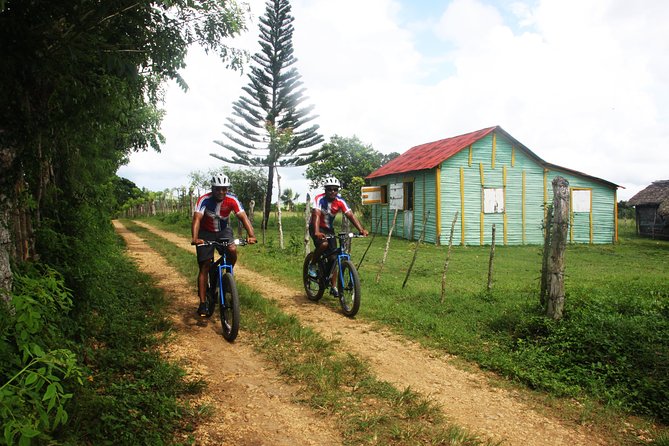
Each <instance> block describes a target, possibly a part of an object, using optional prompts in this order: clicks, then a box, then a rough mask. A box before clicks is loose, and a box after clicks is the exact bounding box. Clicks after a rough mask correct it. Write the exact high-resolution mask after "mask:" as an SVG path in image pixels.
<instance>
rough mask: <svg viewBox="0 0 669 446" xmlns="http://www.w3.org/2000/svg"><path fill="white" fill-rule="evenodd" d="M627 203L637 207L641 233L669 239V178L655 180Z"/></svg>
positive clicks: (638, 229)
mask: <svg viewBox="0 0 669 446" xmlns="http://www.w3.org/2000/svg"><path fill="white" fill-rule="evenodd" d="M627 203H628V204H629V205H631V206H634V207H635V209H636V224H637V232H638V233H639V235H645V236H649V237H653V238H666V239H669V180H659V181H653V183H652V184H651V185H650V186H648V187H647V188H645V189H644V190H642V191H641V192H639V193H638V194H636V195H634V196H633V197H632V198H630V199H629V201H628V202H627Z"/></svg>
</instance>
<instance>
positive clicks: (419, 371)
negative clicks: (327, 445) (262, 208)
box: [135, 221, 608, 446]
mask: <svg viewBox="0 0 669 446" xmlns="http://www.w3.org/2000/svg"><path fill="white" fill-rule="evenodd" d="M135 223H136V224H138V225H140V226H142V227H144V228H146V229H148V230H150V231H152V232H153V233H155V234H157V235H160V236H161V237H163V238H165V239H167V240H168V241H170V242H172V243H174V244H176V245H178V246H179V247H181V248H183V249H187V250H189V251H191V252H192V251H193V247H192V246H190V239H186V238H184V237H180V236H178V235H175V234H173V233H170V232H166V231H162V230H160V229H158V228H156V227H154V226H151V225H148V224H146V223H144V222H140V221H136V222H135ZM235 275H236V276H237V280H238V282H241V283H244V284H246V285H247V286H250V287H251V288H254V289H255V290H257V291H258V292H260V293H261V294H263V295H264V296H265V297H266V298H268V299H271V300H273V301H275V302H276V303H277V304H278V305H279V306H280V307H281V309H282V310H283V311H285V312H286V313H288V314H292V315H295V316H296V317H298V318H299V320H300V321H301V322H302V323H303V324H305V325H308V326H310V327H312V328H314V329H315V330H317V331H318V332H319V333H321V334H322V335H323V336H324V337H325V338H326V339H336V340H338V341H340V342H341V345H342V346H343V347H344V348H346V350H347V351H349V352H351V353H354V354H356V355H358V356H359V357H361V358H364V359H366V360H367V362H368V363H369V364H370V366H371V369H372V371H373V373H374V374H375V375H376V376H377V377H378V378H379V379H381V380H384V381H387V382H389V383H391V384H393V385H394V386H396V387H397V388H398V389H404V388H406V387H410V388H411V389H412V390H414V391H418V392H420V393H422V394H424V395H427V396H429V397H430V398H432V399H433V400H434V401H436V402H437V403H439V404H440V405H441V406H442V407H443V410H444V413H445V414H446V416H447V417H448V419H449V420H451V421H452V422H454V423H455V424H457V425H460V426H462V427H465V428H467V429H469V430H470V431H472V432H475V433H477V434H479V435H481V436H483V437H487V438H490V439H493V440H495V441H500V442H502V444H504V445H514V446H577V445H583V446H593V445H606V444H608V443H607V442H606V440H604V439H603V438H601V437H599V436H598V435H597V434H595V433H593V432H589V431H588V428H587V427H586V426H580V425H576V424H575V423H574V424H573V425H569V426H568V425H566V424H565V423H564V422H561V421H560V420H557V419H553V418H549V417H547V416H544V415H542V414H540V413H537V412H536V411H535V410H533V409H532V408H531V407H530V406H529V405H528V404H526V403H525V402H523V401H522V399H521V398H520V397H519V395H518V394H517V393H516V392H514V391H511V390H507V389H501V388H496V387H492V386H491V385H490V384H489V380H488V378H486V375H485V374H484V373H483V372H469V371H464V370H462V369H460V368H458V367H456V366H455V365H454V364H453V359H452V357H450V356H449V355H444V354H443V353H435V352H433V351H429V350H427V349H425V348H423V347H421V346H420V345H419V344H418V343H415V342H411V341H407V340H406V339H404V338H402V337H400V336H397V335H395V334H393V333H391V332H390V331H388V330H387V329H384V328H382V327H378V326H376V325H373V324H370V323H368V322H365V321H361V320H355V319H353V320H352V319H349V318H346V317H345V316H343V315H342V314H341V313H339V312H338V311H336V310H335V309H331V308H328V307H327V306H325V305H320V304H314V303H313V302H310V301H309V300H308V299H307V298H306V296H305V295H304V291H303V290H295V289H292V288H288V287H286V286H283V285H281V284H277V283H275V282H273V281H272V280H271V279H269V278H267V277H264V276H263V275H261V274H258V273H255V272H253V271H250V270H249V269H247V268H244V267H243V254H242V255H240V262H239V263H238V264H237V266H236V269H235ZM363 305H364V287H363ZM240 330H241V331H243V327H241V329H240ZM240 336H241V337H243V332H240Z"/></svg>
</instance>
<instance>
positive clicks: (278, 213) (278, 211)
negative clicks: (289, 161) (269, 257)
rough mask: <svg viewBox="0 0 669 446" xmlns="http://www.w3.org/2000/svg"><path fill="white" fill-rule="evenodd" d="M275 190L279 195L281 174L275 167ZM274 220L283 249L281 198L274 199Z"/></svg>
mask: <svg viewBox="0 0 669 446" xmlns="http://www.w3.org/2000/svg"><path fill="white" fill-rule="evenodd" d="M275 169H276V192H277V194H278V195H277V196H278V197H281V175H279V169H278V168H276V167H275ZM276 220H277V222H278V224H279V246H280V247H281V249H282V250H283V226H282V225H281V198H278V199H277V200H276Z"/></svg>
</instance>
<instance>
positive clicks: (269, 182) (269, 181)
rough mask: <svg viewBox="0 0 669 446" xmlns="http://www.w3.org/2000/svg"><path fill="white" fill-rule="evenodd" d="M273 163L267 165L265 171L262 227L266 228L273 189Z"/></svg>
mask: <svg viewBox="0 0 669 446" xmlns="http://www.w3.org/2000/svg"><path fill="white" fill-rule="evenodd" d="M274 168H275V166H274V164H272V165H271V166H269V172H268V173H267V192H266V195H265V206H264V207H263V217H262V228H263V229H267V223H268V222H269V213H270V212H271V210H272V191H273V189H274Z"/></svg>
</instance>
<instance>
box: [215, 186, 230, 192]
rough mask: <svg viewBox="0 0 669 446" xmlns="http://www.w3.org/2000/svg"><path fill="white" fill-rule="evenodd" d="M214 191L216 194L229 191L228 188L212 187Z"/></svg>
mask: <svg viewBox="0 0 669 446" xmlns="http://www.w3.org/2000/svg"><path fill="white" fill-rule="evenodd" d="M212 189H213V191H214V192H225V191H227V190H228V188H227V187H221V186H217V187H212Z"/></svg>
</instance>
